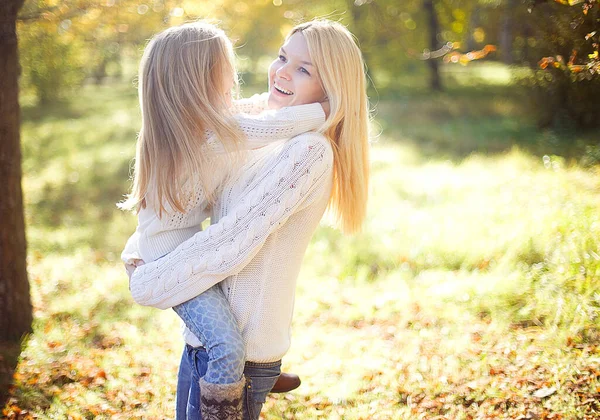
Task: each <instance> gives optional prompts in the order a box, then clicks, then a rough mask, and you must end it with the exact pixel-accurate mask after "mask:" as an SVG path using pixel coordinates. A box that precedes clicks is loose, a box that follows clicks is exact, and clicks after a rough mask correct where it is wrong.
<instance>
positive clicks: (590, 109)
mask: <svg viewBox="0 0 600 420" xmlns="http://www.w3.org/2000/svg"><path fill="white" fill-rule="evenodd" d="M558 3H563V4H556V3H553V2H549V3H548V4H541V5H538V6H536V7H534V8H533V9H532V13H533V14H534V15H537V16H536V18H535V19H532V21H533V22H535V23H536V30H537V32H538V36H537V39H538V42H539V44H540V51H541V52H542V53H543V54H544V55H549V56H548V57H544V58H542V59H541V60H540V61H539V63H538V68H537V69H534V71H533V73H532V75H531V76H529V77H526V78H524V79H522V80H521V85H522V86H523V87H524V88H525V89H526V91H527V92H526V94H527V95H528V97H529V99H530V101H531V106H532V109H534V111H535V115H536V117H537V121H538V124H539V125H540V126H542V127H553V128H558V129H562V130H565V129H566V130H570V129H571V130H572V129H575V128H584V129H593V128H597V127H600V57H599V55H598V54H599V51H600V3H597V2H596V0H586V1H584V2H576V3H578V4H577V5H576V6H570V5H569V2H566V1H564V2H558Z"/></svg>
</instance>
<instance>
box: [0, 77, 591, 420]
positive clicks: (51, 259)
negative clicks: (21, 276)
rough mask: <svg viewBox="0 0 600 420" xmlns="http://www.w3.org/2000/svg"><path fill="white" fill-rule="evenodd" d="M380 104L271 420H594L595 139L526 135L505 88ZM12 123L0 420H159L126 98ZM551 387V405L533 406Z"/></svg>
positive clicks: (304, 303) (87, 100)
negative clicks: (590, 156) (8, 341)
mask: <svg viewBox="0 0 600 420" xmlns="http://www.w3.org/2000/svg"><path fill="white" fill-rule="evenodd" d="M497 71H498V72H499V73H498V74H497V75H496V76H495V78H496V80H501V79H502V77H504V76H503V73H501V72H500V70H497ZM456 77H458V76H456ZM478 77H479V76H478ZM498 83H500V82H498ZM490 92H494V94H493V95H491V94H490ZM378 109H379V111H378V115H377V117H376V121H375V123H376V125H377V126H379V127H381V135H380V136H379V139H378V141H377V142H375V143H374V144H373V148H372V166H373V179H372V186H371V189H372V194H371V200H370V204H369V219H368V222H367V225H366V227H365V231H364V233H362V234H360V235H358V236H355V237H344V236H343V235H341V234H340V233H339V232H337V231H335V230H334V229H332V228H331V227H329V226H327V224H326V223H324V224H323V226H322V227H320V228H319V229H318V231H317V232H316V234H315V236H314V238H313V241H312V243H311V245H310V247H309V249H308V251H307V255H306V258H305V261H304V264H303V269H302V272H301V274H300V278H299V282H298V297H297V303H296V311H295V318H294V336H293V343H292V348H291V350H290V352H289V353H288V355H286V357H285V358H284V368H285V370H287V371H293V372H297V373H298V374H300V376H301V377H302V379H303V384H302V386H301V387H300V388H299V389H298V390H297V391H295V392H293V393H290V394H288V395H274V396H270V397H269V398H268V400H267V403H266V406H265V410H264V418H266V419H279V418H290V419H294V418H297V419H316V418H327V419H398V418H401V419H419V418H426V419H475V418H476V419H496V418H518V417H519V416H526V415H528V413H530V414H531V415H530V418H535V417H533V416H534V415H537V416H538V418H563V419H583V418H589V419H592V418H597V416H598V415H600V414H599V413H600V406H598V403H597V400H598V396H599V394H600V347H599V345H600V329H599V321H598V315H599V311H600V280H599V274H600V249H599V248H600V239H599V238H600V220H599V216H598V205H599V204H600V178H599V177H598V167H594V166H592V167H584V166H582V165H580V164H579V158H580V157H581V153H582V150H584V146H582V144H587V143H589V142H590V137H586V135H579V134H572V133H566V134H565V133H563V134H556V133H551V132H538V131H537V130H536V128H535V127H534V126H533V125H532V124H531V123H530V122H529V121H528V119H527V116H526V114H525V113H524V110H523V109H522V105H521V102H520V100H519V96H518V95H517V94H516V93H514V92H513V91H512V90H511V89H509V88H507V87H506V86H499V85H498V84H496V85H488V86H487V87H482V86H479V89H476V88H474V87H473V84H470V85H469V84H466V86H458V85H457V86H456V87H454V88H452V89H451V90H450V91H449V92H446V93H443V94H439V95H435V96H432V95H429V94H425V93H423V92H412V93H406V95H405V96H400V97H393V98H382V99H381V100H380V103H379V106H378ZM23 117H24V118H23V130H22V133H23V135H22V140H23V155H24V161H23V168H24V173H25V174H24V189H25V200H26V218H27V222H28V239H29V259H28V262H29V278H30V283H31V287H32V298H33V302H34V307H35V323H34V333H33V335H32V336H31V337H30V339H29V341H28V343H27V346H26V347H25V348H24V350H23V353H22V360H21V362H20V364H19V367H18V370H17V374H16V376H15V378H16V385H15V388H14V390H13V399H12V401H11V403H10V404H9V406H7V409H6V410H5V414H6V416H7V417H10V416H13V417H14V416H15V414H14V413H16V412H17V411H18V410H26V411H27V412H28V413H29V415H31V416H35V417H37V418H41V419H55V418H61V419H62V418H69V417H70V418H74V419H76V418H90V419H91V418H111V419H112V418H123V419H130V418H144V419H160V418H172V416H173V406H174V394H175V380H176V371H177V364H178V361H179V352H180V349H181V338H180V336H179V328H178V321H177V318H176V316H175V315H174V314H173V313H172V312H171V311H164V312H161V311H158V310H153V309H149V308H144V307H140V306H137V305H135V304H134V303H133V301H132V300H131V298H130V297H129V293H128V290H127V282H126V277H125V274H124V270H123V269H122V267H121V265H120V262H119V259H118V255H119V252H120V250H121V248H122V246H123V244H124V241H125V240H126V238H127V237H128V235H129V234H130V233H131V232H132V230H133V229H134V227H135V218H134V217H133V216H132V215H129V214H124V213H122V212H120V211H118V210H117V209H116V207H115V206H114V203H115V202H117V201H119V200H120V198H121V197H122V194H124V193H125V192H126V190H127V187H128V181H127V177H128V173H129V165H130V161H131V157H132V156H133V153H134V143H135V136H136V130H137V128H138V124H139V114H138V111H137V103H136V98H135V89H134V88H133V87H132V86H130V85H121V86H119V85H116V86H101V87H93V86H88V87H85V88H84V89H83V90H82V91H81V92H80V94H79V95H77V96H76V97H75V98H73V100H72V101H71V102H69V103H68V104H63V105H61V106H57V107H53V108H52V109H40V108H36V107H32V106H28V105H27V103H26V101H25V106H24V112H23ZM549 139H550V140H552V141H550V140H549ZM573 139H576V141H574V142H573V141H572V140H573ZM578 142H579V144H577V143H578ZM565 144H567V146H565ZM578 153H579V155H578ZM544 388H554V389H555V392H553V393H551V395H549V396H547V397H544V398H538V397H536V396H534V393H535V392H536V391H538V390H540V389H544ZM11 413H12V414H11ZM551 414H552V415H554V417H549V416H550V415H551ZM544 416H545V417H544ZM522 418H526V417H522Z"/></svg>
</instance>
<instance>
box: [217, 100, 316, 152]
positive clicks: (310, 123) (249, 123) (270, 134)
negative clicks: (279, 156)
mask: <svg viewBox="0 0 600 420" xmlns="http://www.w3.org/2000/svg"><path fill="white" fill-rule="evenodd" d="M234 118H235V120H236V121H237V123H238V125H239V127H240V129H241V130H242V131H243V133H244V134H245V136H246V142H245V143H244V146H243V147H244V148H246V149H259V148H261V147H264V146H266V145H268V144H271V143H273V142H277V141H281V140H287V139H289V138H291V137H294V136H297V135H299V134H302V133H306V132H308V131H314V130H317V129H318V128H319V127H321V125H323V123H324V122H325V118H326V116H325V111H324V110H323V105H321V104H320V103H312V104H306V105H296V106H289V107H285V108H281V109H279V110H268V111H264V112H262V113H260V114H258V115H250V114H235V115H234ZM206 136H207V143H206V144H207V145H209V147H211V149H212V150H213V151H215V152H217V153H222V152H224V149H223V146H222V144H221V142H220V141H219V139H218V138H217V137H216V136H215V134H214V133H213V132H211V131H207V132H206Z"/></svg>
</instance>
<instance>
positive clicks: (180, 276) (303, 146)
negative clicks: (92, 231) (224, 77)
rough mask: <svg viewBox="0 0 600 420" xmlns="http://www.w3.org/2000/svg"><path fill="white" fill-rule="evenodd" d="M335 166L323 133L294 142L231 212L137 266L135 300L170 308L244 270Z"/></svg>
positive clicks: (328, 176)
mask: <svg viewBox="0 0 600 420" xmlns="http://www.w3.org/2000/svg"><path fill="white" fill-rule="evenodd" d="M332 167H333V152H332V150H331V146H330V144H329V142H328V141H327V140H326V139H325V138H324V137H323V136H322V135H320V134H316V133H307V134H304V135H301V136H298V137H296V138H294V139H292V140H290V141H289V142H288V143H286V144H285V145H284V146H283V150H282V151H281V152H280V153H279V154H278V156H277V159H273V160H272V161H271V162H270V163H269V164H268V166H266V167H265V168H264V169H263V172H262V173H261V174H262V176H260V177H259V178H260V179H258V180H257V181H256V183H254V184H253V185H251V186H250V187H248V189H247V190H246V191H245V192H244V193H243V194H242V196H240V197H238V203H240V204H238V205H237V206H236V207H235V208H233V209H232V210H231V212H230V213H228V214H227V215H226V216H225V217H223V218H222V219H221V220H220V221H219V222H218V223H216V224H214V225H212V226H210V227H209V228H208V229H207V230H205V231H203V232H198V233H197V234H196V235H194V237H193V238H191V239H190V240H187V241H186V242H184V243H183V244H181V245H180V246H179V247H177V249H175V250H174V251H173V252H172V253H170V254H169V255H166V256H165V257H163V258H161V259H160V260H158V261H155V262H153V263H150V264H146V265H144V266H142V267H140V268H139V269H137V270H135V272H134V274H133V276H132V277H131V294H132V296H133V298H134V299H135V301H136V302H138V303H140V304H142V305H148V306H154V307H157V308H161V309H166V308H170V307H172V306H175V305H178V304H180V303H182V302H185V301H187V300H189V299H191V298H193V297H195V296H198V295H199V294H201V293H202V292H204V291H205V290H207V289H208V288H209V287H211V286H213V285H214V284H216V283H218V282H220V281H222V280H224V279H225V278H227V277H228V276H230V275H232V274H235V273H238V272H239V271H241V270H242V269H243V268H244V267H245V266H246V264H248V262H249V261H250V260H251V259H252V258H253V257H254V256H255V255H256V253H257V252H258V251H259V250H260V248H261V247H262V246H263V244H264V242H265V240H266V239H267V237H268V236H269V234H271V233H272V232H273V231H275V230H276V229H277V228H278V227H279V226H281V225H282V224H283V223H285V221H286V220H287V218H288V217H290V216H291V215H292V214H293V213H294V212H296V211H298V210H300V209H301V208H303V207H305V206H306V205H308V204H310V203H309V202H307V196H308V195H309V193H310V192H311V191H313V190H314V189H315V188H318V187H319V186H322V185H323V184H324V183H326V182H329V181H330V179H331V176H332Z"/></svg>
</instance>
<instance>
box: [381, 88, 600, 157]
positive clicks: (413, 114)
mask: <svg viewBox="0 0 600 420" xmlns="http://www.w3.org/2000/svg"><path fill="white" fill-rule="evenodd" d="M523 95H524V93H523V92H522V91H521V90H519V88H518V87H516V86H510V85H509V86H489V85H482V84H479V85H472V86H456V85H450V86H448V88H447V89H446V90H445V91H444V92H429V91H426V90H424V89H408V90H406V91H403V92H400V91H397V90H396V91H390V92H388V93H385V94H382V95H380V100H379V103H378V104H376V110H377V111H376V120H377V123H378V124H379V126H380V130H381V133H382V134H383V135H385V136H386V137H390V138H391V139H393V140H395V141H400V142H404V143H408V144H410V145H411V146H414V147H416V149H417V150H419V152H420V153H421V154H422V155H423V156H424V157H425V158H429V159H435V158H442V159H450V160H453V161H461V160H462V159H464V158H465V157H467V156H469V155H471V154H473V153H479V154H485V155H494V154H500V153H505V152H507V151H509V150H511V149H512V148H514V147H518V148H519V149H521V150H524V151H526V152H528V153H530V154H532V155H536V156H542V155H559V156H563V157H565V158H567V159H574V160H579V159H582V158H583V157H584V156H585V154H586V153H587V147H588V146H590V145H595V144H597V142H598V139H597V134H596V133H591V132H578V131H575V130H572V129H568V128H563V129H555V130H549V129H546V130H542V129H539V128H538V127H537V126H536V125H535V122H534V120H533V117H532V116H531V112H530V110H529V109H527V101H526V100H525V98H524V96H523Z"/></svg>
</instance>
